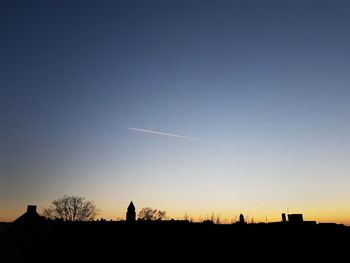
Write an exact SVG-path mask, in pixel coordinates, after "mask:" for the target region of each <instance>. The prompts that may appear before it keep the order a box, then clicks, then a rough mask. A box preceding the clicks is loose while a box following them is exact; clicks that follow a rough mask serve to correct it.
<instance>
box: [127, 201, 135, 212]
mask: <svg viewBox="0 0 350 263" xmlns="http://www.w3.org/2000/svg"><path fill="white" fill-rule="evenodd" d="M129 210H134V211H135V206H134V203H133V202H132V201H131V202H130V204H129V206H128V211H129Z"/></svg>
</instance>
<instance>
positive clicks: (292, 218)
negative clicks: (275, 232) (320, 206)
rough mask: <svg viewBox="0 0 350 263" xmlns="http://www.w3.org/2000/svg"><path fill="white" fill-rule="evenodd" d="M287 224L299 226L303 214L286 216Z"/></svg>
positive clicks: (302, 220)
mask: <svg viewBox="0 0 350 263" xmlns="http://www.w3.org/2000/svg"><path fill="white" fill-rule="evenodd" d="M288 222H289V223H292V224H301V223H303V222H304V219H303V214H288Z"/></svg>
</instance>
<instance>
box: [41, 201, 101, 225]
mask: <svg viewBox="0 0 350 263" xmlns="http://www.w3.org/2000/svg"><path fill="white" fill-rule="evenodd" d="M98 213H99V210H98V209H97V208H96V206H95V205H94V203H93V202H92V201H86V200H85V198H84V197H80V196H66V195H65V196H63V197H62V198H59V199H56V200H53V201H52V204H51V206H50V207H48V208H45V209H44V210H43V215H44V216H45V217H46V218H49V219H62V220H63V221H92V220H94V218H95V217H96V216H97V215H98Z"/></svg>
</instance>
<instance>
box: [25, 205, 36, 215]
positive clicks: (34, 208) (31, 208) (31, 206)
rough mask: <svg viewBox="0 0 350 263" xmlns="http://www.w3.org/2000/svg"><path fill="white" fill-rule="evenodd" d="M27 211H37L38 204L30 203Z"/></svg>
mask: <svg viewBox="0 0 350 263" xmlns="http://www.w3.org/2000/svg"><path fill="white" fill-rule="evenodd" d="M27 213H36V205H28V206H27Z"/></svg>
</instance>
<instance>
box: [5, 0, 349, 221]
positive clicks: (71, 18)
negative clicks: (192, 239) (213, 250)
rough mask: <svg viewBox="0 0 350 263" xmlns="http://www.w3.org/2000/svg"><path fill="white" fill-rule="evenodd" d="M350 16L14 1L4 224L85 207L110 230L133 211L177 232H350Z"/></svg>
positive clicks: (250, 4)
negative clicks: (229, 225)
mask: <svg viewBox="0 0 350 263" xmlns="http://www.w3.org/2000/svg"><path fill="white" fill-rule="evenodd" d="M349 13H350V3H349V1H335V0H329V1H322V0H317V1H316V0H315V1H308V0H302V1H296V0H293V1H287V0H286V1H281V0H275V1H270V0H264V1H261V0H259V1H258V0H257V1H253V0H250V1H243V0H242V1H214V0H213V1H191V0H186V1H182V0H176V1H175V0H174V1H170V0H159V1H151V0H149V1H145V0H142V1H141V0H140V1H134V0H131V1H126V0H125V1H108V0H107V1H70V0H69V1H68V0H66V1H61V0H60V1H10V0H4V1H1V2H0V33H1V41H0V58H1V59H0V123H1V129H0V221H8V220H13V219H14V218H16V217H17V216H19V215H20V214H21V213H22V212H23V211H24V210H25V209H26V205H27V204H37V205H38V207H39V209H40V208H42V207H44V206H47V205H48V204H49V203H50V201H52V200H53V199H56V198H57V197H61V196H63V195H65V194H68V195H71V194H74V195H82V196H85V197H86V198H87V199H89V200H94V201H95V204H96V205H97V206H98V207H99V208H100V209H101V210H102V213H101V215H100V217H104V218H108V219H116V218H122V217H124V216H125V212H126V208H127V205H128V204H129V202H130V201H131V200H133V202H134V204H135V206H136V209H137V210H139V209H140V208H142V207H145V206H150V207H153V208H158V209H162V210H166V211H167V214H168V216H169V217H174V218H182V217H183V216H184V214H185V212H186V211H187V214H188V215H190V216H192V217H194V218H199V217H201V218H205V217H207V216H210V214H211V213H212V212H215V213H216V214H220V215H221V217H222V218H228V219H229V218H233V217H234V216H235V215H237V214H239V213H243V214H245V215H248V216H249V217H251V218H252V217H254V219H255V221H265V220H266V218H267V220H268V221H275V220H280V213H281V212H287V209H288V210H289V212H290V213H303V214H304V218H305V219H306V220H316V221H318V222H338V223H341V222H342V223H346V224H350V190H349V189H350V162H349V160H350V137H349V136H350V103H349V102H350V86H349V84H350V30H349V29H350V16H349ZM130 128H132V129H130ZM145 130H147V131H151V132H146V131H145ZM162 133H163V134H162ZM164 133H165V134H164ZM169 134H170V135H169ZM172 135H175V136H172Z"/></svg>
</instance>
